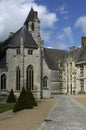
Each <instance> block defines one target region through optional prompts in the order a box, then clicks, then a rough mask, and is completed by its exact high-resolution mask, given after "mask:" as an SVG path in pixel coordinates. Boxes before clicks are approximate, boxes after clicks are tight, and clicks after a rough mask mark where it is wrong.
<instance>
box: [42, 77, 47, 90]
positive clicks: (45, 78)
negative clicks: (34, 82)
mask: <svg viewBox="0 0 86 130" xmlns="http://www.w3.org/2000/svg"><path fill="white" fill-rule="evenodd" d="M47 80H48V77H47V76H44V78H43V87H45V88H47Z"/></svg>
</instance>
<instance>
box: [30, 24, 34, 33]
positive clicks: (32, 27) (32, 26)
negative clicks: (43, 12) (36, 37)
mask: <svg viewBox="0 0 86 130" xmlns="http://www.w3.org/2000/svg"><path fill="white" fill-rule="evenodd" d="M31 29H32V30H33V31H34V23H32V25H31Z"/></svg>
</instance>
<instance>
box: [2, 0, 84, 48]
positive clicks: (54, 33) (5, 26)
mask: <svg viewBox="0 0 86 130" xmlns="http://www.w3.org/2000/svg"><path fill="white" fill-rule="evenodd" d="M31 6H32V7H33V9H34V10H37V11H38V12H39V19H40V21H41V35H42V39H43V40H44V43H45V47H53V48H58V49H68V48H69V47H71V46H80V44H81V36H86V0H0V41H2V40H4V39H6V38H7V37H8V35H9V32H16V31H17V30H18V29H19V28H20V27H22V26H23V23H24V21H25V19H26V17H27V15H28V13H29V11H30V9H31Z"/></svg>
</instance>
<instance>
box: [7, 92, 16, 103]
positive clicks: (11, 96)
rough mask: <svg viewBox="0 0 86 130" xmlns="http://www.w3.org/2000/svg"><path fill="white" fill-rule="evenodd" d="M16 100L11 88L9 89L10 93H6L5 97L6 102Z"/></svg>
mask: <svg viewBox="0 0 86 130" xmlns="http://www.w3.org/2000/svg"><path fill="white" fill-rule="evenodd" d="M15 102H16V97H15V95H14V92H13V89H11V91H10V94H9V95H8V98H7V103H15Z"/></svg>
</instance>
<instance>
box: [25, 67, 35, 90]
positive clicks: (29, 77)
mask: <svg viewBox="0 0 86 130" xmlns="http://www.w3.org/2000/svg"><path fill="white" fill-rule="evenodd" d="M26 86H27V88H29V87H30V89H31V90H33V89H34V72H33V66H32V65H30V66H28V67H27V70H26Z"/></svg>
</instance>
